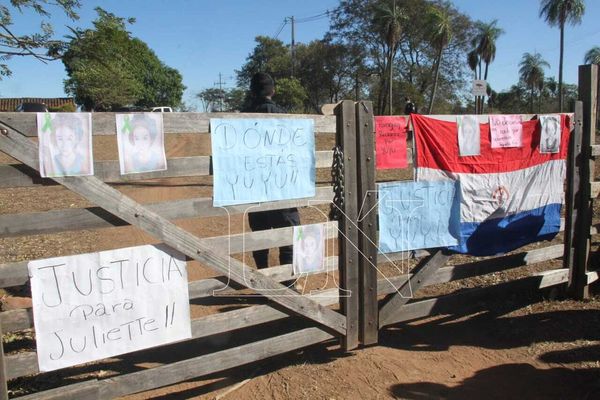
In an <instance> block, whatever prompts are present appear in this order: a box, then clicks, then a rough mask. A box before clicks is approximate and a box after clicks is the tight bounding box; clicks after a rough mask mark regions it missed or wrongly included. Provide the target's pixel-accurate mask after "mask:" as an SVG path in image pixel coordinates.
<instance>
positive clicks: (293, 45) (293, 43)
mask: <svg viewBox="0 0 600 400" xmlns="http://www.w3.org/2000/svg"><path fill="white" fill-rule="evenodd" d="M289 19H290V21H291V23H292V46H291V50H292V51H291V53H292V78H293V77H294V64H295V58H296V26H295V23H294V16H293V15H292V16H291V17H289Z"/></svg>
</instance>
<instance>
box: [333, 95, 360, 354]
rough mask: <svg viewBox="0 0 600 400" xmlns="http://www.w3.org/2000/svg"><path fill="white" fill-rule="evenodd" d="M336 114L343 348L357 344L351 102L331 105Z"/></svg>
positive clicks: (353, 147)
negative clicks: (340, 155) (340, 184)
mask: <svg viewBox="0 0 600 400" xmlns="http://www.w3.org/2000/svg"><path fill="white" fill-rule="evenodd" d="M335 113H336V115H337V137H336V145H337V146H340V147H341V149H342V152H343V163H344V165H343V171H342V173H343V180H344V182H343V185H344V192H343V193H342V196H343V201H344V204H343V210H340V211H341V216H340V221H339V229H340V232H341V233H342V235H341V236H340V239H339V249H340V252H339V257H340V274H339V276H340V306H341V309H342V312H343V313H344V315H345V316H346V335H345V336H344V338H343V344H342V345H343V347H344V349H345V350H351V349H354V348H356V347H358V341H359V337H358V330H359V271H358V268H359V259H358V248H357V245H358V229H357V226H356V223H357V221H358V202H357V198H356V195H357V190H358V186H357V185H358V171H357V163H356V156H357V154H356V143H357V139H356V116H355V110H354V102H352V101H349V100H345V101H342V102H341V103H339V104H338V106H337V107H336V108H335Z"/></svg>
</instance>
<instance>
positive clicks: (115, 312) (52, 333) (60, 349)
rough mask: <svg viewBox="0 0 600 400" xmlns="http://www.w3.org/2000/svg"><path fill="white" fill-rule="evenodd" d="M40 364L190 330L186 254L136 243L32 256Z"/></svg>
mask: <svg viewBox="0 0 600 400" xmlns="http://www.w3.org/2000/svg"><path fill="white" fill-rule="evenodd" d="M28 268H29V276H30V277H31V293H32V300H33V316H34V323H35V333H36V342H37V355H38V363H39V368H40V371H52V370H55V369H59V368H65V367H69V366H72V365H76V364H81V363H85V362H89V361H94V360H100V359H103V358H106V357H112V356H116V355H118V354H123V353H129V352H132V351H136V350H141V349H145V348H148V347H153V346H158V345H161V344H165V343H171V342H175V341H179V340H183V339H187V338H190V337H191V328H190V310H189V299H188V280H187V272H186V263H185V258H184V256H183V255H182V254H181V253H178V252H176V251H174V250H172V249H170V248H168V247H166V246H162V245H161V246H151V245H147V246H138V247H130V248H125V249H118V250H112V251H103V252H99V253H91V254H80V255H76V256H67V257H56V258H50V259H45V260H36V261H31V262H29V264H28Z"/></svg>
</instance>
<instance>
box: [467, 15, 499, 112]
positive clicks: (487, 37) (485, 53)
mask: <svg viewBox="0 0 600 400" xmlns="http://www.w3.org/2000/svg"><path fill="white" fill-rule="evenodd" d="M497 24H498V20H493V21H492V22H489V23H485V22H478V23H477V24H476V25H475V26H476V32H477V33H476V34H475V37H474V38H473V39H472V41H471V44H472V45H473V46H474V47H475V48H474V49H473V50H472V51H471V53H473V52H474V55H469V66H470V67H471V69H473V68H472V61H474V60H475V54H476V55H477V65H478V67H479V79H481V63H482V62H483V63H484V64H485V70H484V73H483V79H484V80H485V81H487V78H488V72H489V66H490V64H491V63H492V62H493V61H494V59H495V58H496V41H497V40H498V38H499V37H500V35H502V34H503V33H504V30H503V29H502V28H499V27H498V26H497ZM471 53H469V54H471ZM471 57H473V60H471ZM478 101H479V110H480V111H481V110H482V109H483V98H481V99H479V100H478Z"/></svg>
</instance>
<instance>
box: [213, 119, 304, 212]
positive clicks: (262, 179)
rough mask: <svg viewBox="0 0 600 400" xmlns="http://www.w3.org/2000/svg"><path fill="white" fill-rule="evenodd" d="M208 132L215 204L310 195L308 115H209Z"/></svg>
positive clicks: (224, 204)
mask: <svg viewBox="0 0 600 400" xmlns="http://www.w3.org/2000/svg"><path fill="white" fill-rule="evenodd" d="M210 132H211V140H212V155H213V158H212V160H213V175H214V198H213V205H214V206H215V207H216V206H228V205H234V204H247V203H258V202H265V201H275V200H286V199H299V198H305V197H313V196H314V195H315V139H314V137H315V135H314V121H313V120H312V119H301V118H297V119H282V118H269V119H266V118H260V119H259V118H257V119H219V118H212V119H211V120H210Z"/></svg>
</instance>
